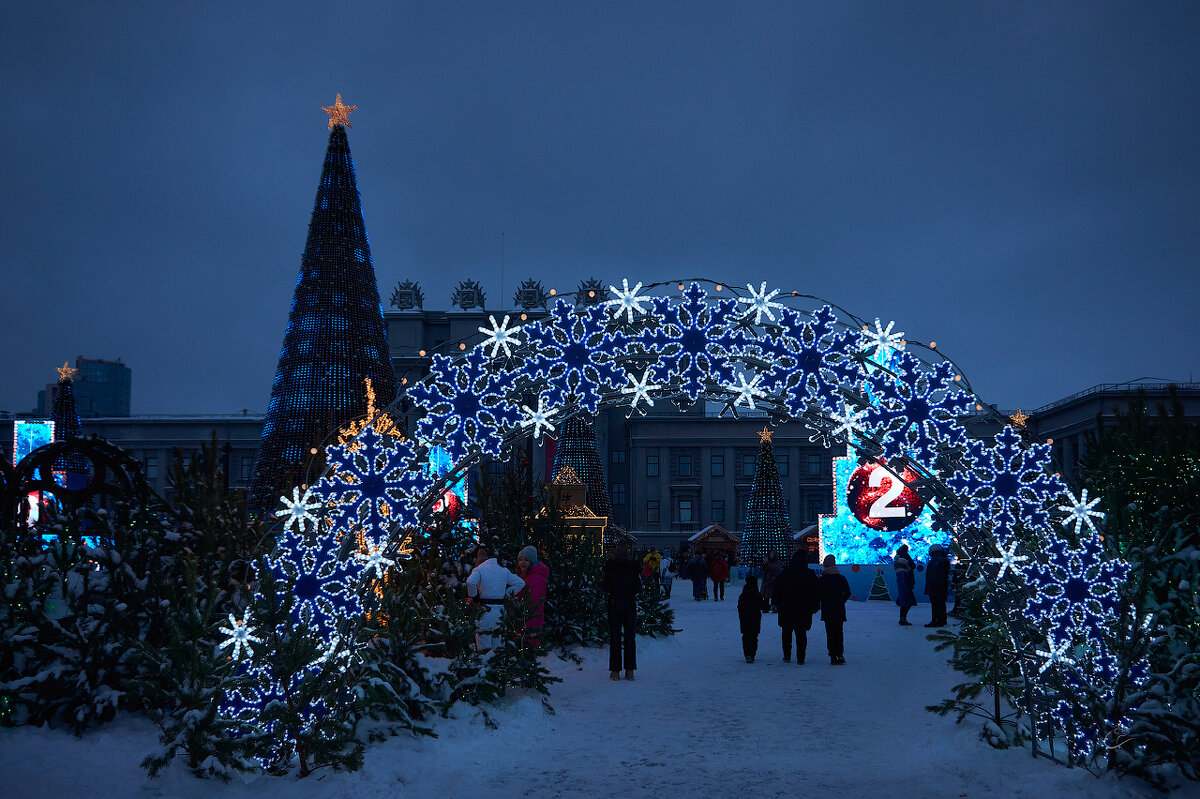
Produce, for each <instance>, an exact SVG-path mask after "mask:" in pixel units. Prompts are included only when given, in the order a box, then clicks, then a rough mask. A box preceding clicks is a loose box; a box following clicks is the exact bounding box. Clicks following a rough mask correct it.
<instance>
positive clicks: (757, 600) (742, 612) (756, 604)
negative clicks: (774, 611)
mask: <svg viewBox="0 0 1200 799" xmlns="http://www.w3.org/2000/svg"><path fill="white" fill-rule="evenodd" d="M766 609H767V603H766V600H764V599H763V597H762V594H760V593H759V591H758V578H757V577H755V576H754V575H753V574H751V575H749V576H747V577H746V584H745V585H744V586H742V593H741V595H740V596H738V602H737V611H738V624H739V625H740V626H741V629H742V654H743V655H745V656H746V662H747V663H753V662H754V656H755V655H756V654H758V633H759V631H760V630H761V629H762V614H763V611H764V610H766Z"/></svg>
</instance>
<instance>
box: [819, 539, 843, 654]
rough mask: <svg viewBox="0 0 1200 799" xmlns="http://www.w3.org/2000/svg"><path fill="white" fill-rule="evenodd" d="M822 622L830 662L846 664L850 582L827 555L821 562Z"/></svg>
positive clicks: (835, 561)
mask: <svg viewBox="0 0 1200 799" xmlns="http://www.w3.org/2000/svg"><path fill="white" fill-rule="evenodd" d="M821 563H822V564H823V565H824V567H825V568H824V569H822V570H821V579H820V580H818V581H817V582H818V584H819V585H820V587H821V621H823V622H825V640H826V642H827V643H828V645H829V662H830V663H831V664H832V665H834V666H841V665H843V664H845V662H846V657H845V654H846V652H845V642H844V639H843V636H842V625H843V624H845V623H846V600H847V599H849V598H850V581H849V580H847V579H846V576H845V575H844V574H842V573H841V572H839V571H838V567H837V560H836V559H835V558H834V557H833V555H826V556H825V560H823V561H821Z"/></svg>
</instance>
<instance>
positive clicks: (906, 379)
mask: <svg viewBox="0 0 1200 799" xmlns="http://www.w3.org/2000/svg"><path fill="white" fill-rule="evenodd" d="M895 369H896V371H895V372H890V371H885V370H883V369H880V370H877V371H876V372H875V374H872V375H870V376H869V377H868V378H867V381H866V382H867V384H868V385H869V386H870V389H871V393H872V396H873V397H874V398H875V399H876V401H875V402H874V403H873V404H872V405H871V406H870V407H869V409H868V411H867V419H868V421H869V423H870V425H871V427H873V428H874V429H876V430H878V431H880V432H881V433H883V440H882V443H883V449H884V453H885V455H887V457H889V458H893V457H900V456H906V457H909V458H912V459H913V460H914V461H916V462H918V463H921V464H923V465H925V466H927V467H933V466H934V464H935V462H936V461H937V456H938V453H939V452H940V451H941V450H942V449H943V448H945V447H947V446H949V447H954V446H958V445H960V444H962V443H963V442H964V441H966V432H965V431H964V430H963V426H962V422H961V421H959V420H960V419H961V418H962V416H964V415H965V414H966V413H967V412H968V411H969V410H970V409H971V407H972V406H973V404H974V399H973V398H972V397H971V395H970V394H968V393H966V392H965V391H959V390H958V389H956V388H954V387H953V386H954V370H953V367H952V366H950V364H949V363H947V362H945V361H943V362H941V363H939V364H938V365H937V366H935V367H933V368H932V369H927V368H924V367H923V366H922V364H921V362H920V361H918V360H917V359H916V358H914V357H912V356H911V355H908V354H907V353H900V354H899V356H897V357H896V358H895Z"/></svg>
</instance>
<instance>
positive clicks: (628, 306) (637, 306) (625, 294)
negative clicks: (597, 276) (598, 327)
mask: <svg viewBox="0 0 1200 799" xmlns="http://www.w3.org/2000/svg"><path fill="white" fill-rule="evenodd" d="M621 286H622V287H623V288H620V289H618V288H617V287H616V286H609V287H608V290H609V291H611V292H612V293H613V294H615V295H617V298H616V299H615V300H605V302H604V304H605V305H615V306H617V310H616V311H614V312H613V319H616V318H617V317H618V316H620V315H621V314H622V313H626V314H628V315H629V321H630V322H632V321H633V312H634V311H637V312H638V313H640V314H643V313H646V309H645V308H643V307H642V303H643V302H645V301H646V300H647V299H648V298H647V297H639V296H637V293H638V292H639V291H641V290H642V283H641V281H638V284H637V285H636V286H634V287H633V289H632V290H631V289H630V288H629V278H627V277H626V278H622V279H621Z"/></svg>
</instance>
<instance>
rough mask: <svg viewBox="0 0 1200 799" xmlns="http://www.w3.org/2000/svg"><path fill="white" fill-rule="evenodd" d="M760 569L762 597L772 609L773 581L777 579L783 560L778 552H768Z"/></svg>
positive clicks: (773, 605) (773, 606) (773, 603)
mask: <svg viewBox="0 0 1200 799" xmlns="http://www.w3.org/2000/svg"><path fill="white" fill-rule="evenodd" d="M762 569H763V577H762V595H763V599H765V600H767V605H768V607H770V608H771V609H772V610H774V609H775V602H774V596H773V595H774V592H775V581H776V580H778V579H779V574H780V573H781V572H782V571H783V560H782V559H780V557H779V553H778V552H776V551H774V550H772V551H770V552H768V553H767V557H766V559H765V560H764V561H763V567H762Z"/></svg>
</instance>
